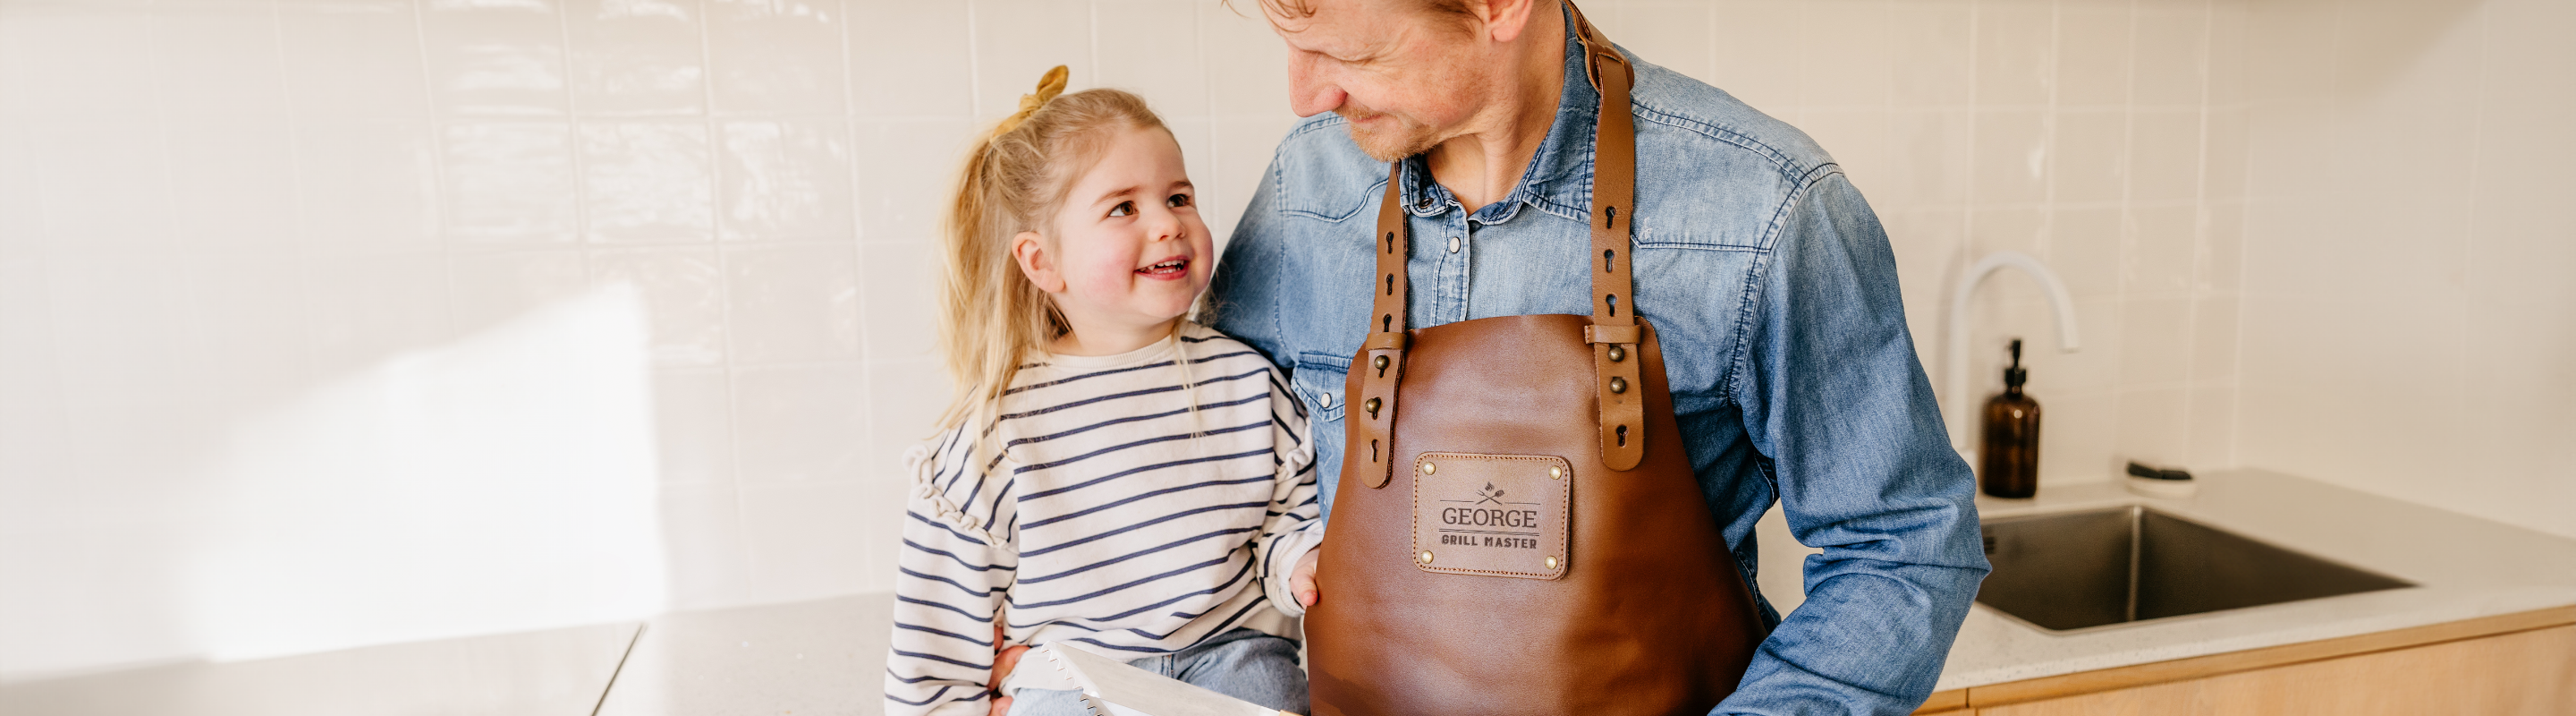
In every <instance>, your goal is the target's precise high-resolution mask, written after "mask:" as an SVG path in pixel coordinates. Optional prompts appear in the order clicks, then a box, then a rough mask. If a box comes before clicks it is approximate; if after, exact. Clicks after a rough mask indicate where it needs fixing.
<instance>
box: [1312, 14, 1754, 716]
mask: <svg viewBox="0 0 2576 716" xmlns="http://www.w3.org/2000/svg"><path fill="white" fill-rule="evenodd" d="M1572 17H1573V19H1574V25H1575V28H1573V29H1574V30H1575V32H1576V33H1577V35H1576V36H1577V39H1578V40H1579V41H1580V43H1581V45H1582V47H1583V51H1584V53H1585V60H1584V63H1585V68H1586V71H1587V75H1589V77H1590V79H1591V81H1592V83H1593V86H1594V87H1595V88H1597V89H1598V90H1599V91H1600V95H1601V113H1600V123H1599V129H1598V131H1597V132H1596V136H1595V137H1594V139H1593V142H1594V144H1593V147H1594V152H1595V155H1594V165H1593V167H1594V168H1593V176H1592V202H1593V203H1592V217H1591V224H1592V251H1591V253H1590V254H1589V256H1591V257H1593V258H1594V259H1597V261H1598V263H1596V264H1594V266H1593V267H1592V295H1593V296H1594V297H1595V298H1594V300H1593V301H1592V315H1591V316H1588V317H1587V316H1577V315H1565V314H1548V315H1529V316H1504V317H1497V318H1483V319H1477V320H1472V321H1464V322H1459V323H1451V324H1447V325H1441V326H1432V327H1429V328H1418V329H1411V330H1407V329H1406V327H1405V326H1404V323H1403V322H1404V320H1405V302H1406V299H1407V296H1406V290H1407V281H1406V274H1405V259H1406V256H1407V249H1406V239H1407V235H1406V233H1407V232H1406V228H1405V214H1404V210H1403V207H1402V197H1401V196H1400V195H1401V194H1402V193H1403V190H1402V187H1403V184H1402V182H1401V180H1402V177H1403V169H1402V167H1403V163H1402V162H1397V163H1396V164H1395V165H1394V166H1393V167H1390V169H1389V171H1388V175H1387V189H1386V197H1385V200H1384V201H1383V203H1381V204H1380V205H1379V208H1378V220H1377V235H1376V236H1374V237H1371V238H1372V239H1374V242H1373V243H1375V244H1377V249H1378V259H1377V266H1378V274H1379V277H1380V278H1379V280H1377V281H1373V282H1371V284H1372V285H1370V286H1369V287H1368V289H1369V291H1370V292H1371V293H1372V294H1374V295H1375V297H1376V300H1375V304H1376V311H1375V312H1374V313H1372V314H1370V321H1369V323H1370V325H1369V333H1368V338H1367V339H1366V341H1365V342H1363V343H1362V344H1361V347H1360V352H1359V355H1358V356H1357V357H1355V358H1354V359H1353V361H1352V362H1351V370H1350V376H1349V378H1348V380H1347V382H1346V384H1345V392H1346V394H1347V397H1348V401H1347V404H1348V405H1349V407H1348V408H1346V411H1347V412H1346V413H1345V414H1346V415H1347V416H1348V417H1347V419H1346V421H1345V423H1344V425H1345V428H1346V430H1347V434H1346V436H1345V440H1346V441H1347V442H1346V443H1345V448H1344V451H1343V453H1342V476H1341V480H1342V482H1341V484H1342V489H1341V490H1339V495H1338V497H1337V499H1336V504H1335V505H1334V506H1333V514H1332V518H1331V520H1330V522H1329V523H1328V525H1327V529H1326V532H1325V534H1326V535H1327V537H1326V538H1325V540H1324V542H1323V546H1322V547H1321V550H1322V557H1321V558H1320V559H1321V565H1320V569H1319V574H1320V576H1321V577H1322V580H1323V592H1324V594H1323V598H1322V599H1321V600H1319V601H1318V602H1317V603H1316V604H1315V606H1314V608H1313V609H1311V610H1309V611H1308V612H1307V616H1306V634H1307V637H1308V640H1309V641H1308V644H1307V650H1308V656H1309V659H1310V662H1309V671H1310V674H1311V676H1310V680H1309V683H1310V685H1311V689H1312V691H1313V696H1314V710H1315V713H1316V714H1317V715H1318V716H1343V715H1345V714H1348V715H1351V716H1363V715H1367V716H1377V715H1384V716H1397V715H1403V716H1416V715H1449V714H1459V715H1464V714H1586V715H1588V716H1600V715H1616V714H1691V715H1693V716H1696V715H1698V714H1705V713H1707V712H1708V711H1709V709H1710V708H1711V707H1714V706H1716V705H1717V702H1718V701H1719V700H1721V699H1724V698H1725V697H1726V695H1727V694H1729V693H1732V692H1733V691H1734V690H1735V685H1736V682H1737V681H1739V680H1741V679H1742V678H1743V676H1744V669H1745V665H1746V664H1748V663H1749V662H1751V661H1752V658H1753V652H1754V649H1755V648H1756V647H1757V646H1758V645H1759V644H1760V643H1761V641H1762V638H1763V631H1764V629H1763V625H1762V621H1761V617H1760V615H1759V613H1758V612H1756V611H1755V608H1754V606H1753V597H1752V593H1751V591H1750V590H1749V589H1748V588H1747V587H1746V586H1745V583H1744V577H1743V573H1742V572H1741V571H1739V570H1738V569H1737V567H1736V564H1735V559H1734V557H1733V556H1731V555H1730V554H1729V552H1728V550H1727V544H1726V540H1725V538H1724V537H1723V536H1722V535H1720V534H1719V532H1718V526H1717V521H1716V519H1715V518H1714V517H1713V516H1711V515H1710V514H1709V508H1708V503H1707V501H1706V499H1705V498H1703V497H1702V496H1701V494H1700V491H1699V484H1698V482H1697V480H1696V479H1695V478H1694V477H1693V475H1692V474H1691V465H1690V459H1689V457H1688V455H1686V454H1685V453H1684V451H1683V448H1682V436H1681V430H1680V428H1679V427H1678V426H1677V425H1676V423H1675V422H1674V420H1673V407H1672V397H1671V395H1670V393H1669V392H1668V388H1667V387H1666V385H1665V382H1664V367H1663V352H1662V351H1661V350H1660V349H1659V348H1658V346H1657V344H1656V342H1655V331H1654V327H1653V326H1651V325H1648V324H1647V323H1646V322H1645V321H1644V320H1641V319H1639V318H1638V317H1637V315H1636V311H1635V306H1634V303H1633V302H1631V301H1629V300H1628V296H1629V286H1630V280H1629V276H1628V268H1629V265H1630V264H1629V262H1628V252H1629V234H1630V228H1629V227H1630V222H1631V220H1632V219H1631V215H1630V213H1629V208H1630V206H1631V200H1632V199H1633V198H1634V197H1635V194H1636V186H1635V182H1636V176H1637V174H1636V139H1635V127H1634V116H1633V115H1632V114H1630V110H1629V103H1628V86H1629V84H1630V83H1631V82H1633V81H1634V79H1635V69H1634V68H1633V67H1632V66H1630V65H1629V64H1628V62H1627V58H1626V57H1624V56H1622V55H1620V54H1619V51H1618V49H1617V48H1614V47H1612V46H1611V45H1610V42H1609V40H1607V39H1605V38H1603V37H1602V36H1601V34H1600V32H1599V31H1597V30H1594V29H1593V28H1592V26H1591V23H1588V22H1585V21H1584V20H1583V15H1582V13H1581V12H1579V11H1577V12H1574V13H1573V14H1572Z"/></svg>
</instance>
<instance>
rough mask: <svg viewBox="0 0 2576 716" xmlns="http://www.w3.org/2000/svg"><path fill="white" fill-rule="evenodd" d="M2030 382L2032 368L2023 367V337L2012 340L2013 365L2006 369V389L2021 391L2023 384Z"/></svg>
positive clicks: (2015, 391)
mask: <svg viewBox="0 0 2576 716" xmlns="http://www.w3.org/2000/svg"><path fill="white" fill-rule="evenodd" d="M2028 382H2030V369H2027V368H2023V367H2021V339H2019V338H2015V339H2013V341H2012V367H2009V368H2005V369H2004V390H2006V391H2008V392H2014V393H2019V392H2021V384H2023V383H2028Z"/></svg>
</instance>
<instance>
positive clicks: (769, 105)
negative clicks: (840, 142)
mask: <svg viewBox="0 0 2576 716" xmlns="http://www.w3.org/2000/svg"><path fill="white" fill-rule="evenodd" d="M704 7H705V8H706V13H707V31H706V34H705V38H706V39H705V42H706V48H707V57H708V58H709V60H710V64H711V65H712V66H713V73H712V74H713V78H714V83H715V108H716V111H717V112H720V113H723V114H727V115H774V114H833V115H837V114H840V113H842V112H844V111H847V109H846V108H847V104H846V99H847V96H848V92H849V79H848V73H849V71H850V69H851V68H850V66H849V64H848V56H847V55H846V54H845V52H844V50H843V31H842V28H841V25H842V23H843V22H846V18H845V17H844V13H843V12H842V10H841V3H839V2H836V1H834V0H704Z"/></svg>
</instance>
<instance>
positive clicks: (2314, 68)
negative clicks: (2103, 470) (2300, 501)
mask: <svg viewBox="0 0 2576 716" xmlns="http://www.w3.org/2000/svg"><path fill="white" fill-rule="evenodd" d="M2249 29H2250V30H2251V32H2252V33H2253V34H2255V35H2257V36H2260V37H2263V38H2265V39H2266V41H2265V42H2264V43H2262V44H2261V45H2260V46H2258V47H2257V48H2256V49H2255V50H2253V51H2252V54H2251V58H2252V61H2251V62H2250V63H2249V64H2250V65H2251V66H2252V68H2253V71H2252V72H2251V73H2250V82H2251V85H2252V90H2253V96H2255V97H2258V98H2260V100H2261V101H2259V102H2257V103H2256V104H2254V105H2253V119H2254V123H2253V127H2254V138H2255V142H2254V147H2255V152H2254V155H2253V160H2252V173H2251V188H2252V191H2251V204H2250V207H2249V208H2250V212H2249V222H2248V225H2247V232H2248V235H2247V244H2246V247H2247V248H2246V256H2245V286H2246V293H2245V310H2244V335H2245V338H2244V401H2245V403H2244V408H2243V411H2242V420H2243V422H2242V425H2243V428H2242V429H2241V430H2240V431H2239V438H2240V440H2241V441H2242V445H2243V448H2242V450H2241V451H2240V454H2241V455H2242V458H2243V462H2245V463H2247V464H2250V465H2256V466H2262V467H2270V468H2277V469H2280V470H2283V471H2287V472H2290V473H2294V474H2300V475H2311V476H2315V477H2318V478H2321V479H2326V480H2330V481H2334V482H2338V483H2341V484H2344V485H2347V486H2351V487H2355V488H2359V489H2364V490H2369V491H2372V492H2377V493H2381V494H2385V495H2390V496H2394V497H2399V498H2402V499H2406V500H2411V501H2415V502H2419V503H2423V504H2429V505H2435V506H2439V507H2443V508H2447V509H2451V510H2456V511H2460V512H2465V513H2468V514H2473V515H2478V516H2481V517H2486V518H2489V519H2495V520H2500V521H2504V522H2509V523H2514V524H2518V525H2522V526H2526V527H2532V528H2536V529H2542V530H2548V531H2552V532H2556V533H2558V534H2562V535H2571V536H2576V370H2571V369H2576V281H2571V277H2576V214H2571V213H2570V212H2569V206H2570V200H2571V198H2576V177H2571V176H2570V175H2569V173H2568V170H2567V168H2568V167H2569V166H2571V165H2576V135H2571V133H2570V132H2569V131H2568V129H2569V127H2570V126H2576V125H2571V122H2570V117H2576V42H2570V39H2569V38H2571V37H2576V4H2571V3H2568V2H2563V1H2548V0H2485V1H2484V2H2472V1H2469V0H2439V1H2428V2H2404V3H2367V2H2316V1H2288V0H2282V1H2275V2H2261V3H2256V4H2255V5H2254V9H2253V12H2252V14H2251V25H2250V28H2249Z"/></svg>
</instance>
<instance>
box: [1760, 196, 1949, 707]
mask: <svg viewBox="0 0 2576 716" xmlns="http://www.w3.org/2000/svg"><path fill="white" fill-rule="evenodd" d="M1788 201H1789V203H1790V207H1789V208H1788V210H1787V213H1786V215H1785V217H1784V218H1783V221H1785V222H1786V223H1785V224H1784V225H1783V227H1782V229H1781V233H1780V239H1779V240H1778V242H1777V243H1776V244H1775V246H1774V251H1773V253H1772V255H1771V257H1770V259H1769V265H1768V266H1767V267H1765V271H1764V272H1763V275H1762V277H1761V278H1760V282H1761V283H1760V296H1761V297H1760V299H1759V300H1758V303H1757V305H1755V306H1754V307H1753V308H1752V315H1751V316H1750V321H1751V323H1750V325H1749V326H1747V328H1748V335H1747V339H1748V340H1747V342H1746V351H1745V353H1744V354H1743V358H1742V360H1743V363H1742V364H1741V365H1740V366H1739V370H1738V371H1736V373H1735V378H1734V383H1733V385H1732V386H1731V392H1733V394H1734V395H1735V397H1736V400H1737V401H1738V403H1739V405H1740V406H1741V407H1742V409H1743V416H1744V429H1745V432H1746V433H1747V435H1748V436H1749V437H1750V438H1751V439H1752V441H1753V443H1754V446H1755V448H1756V449H1757V450H1759V451H1760V453H1761V454H1762V455H1764V456H1767V457H1766V458H1764V459H1762V460H1761V467H1762V468H1763V469H1764V470H1763V471H1764V472H1765V473H1767V474H1768V475H1769V476H1771V477H1772V478H1773V480H1774V481H1775V483H1776V485H1777V489H1778V490H1779V494H1780V501H1781V507H1782V510H1783V511H1784V513H1785V514H1786V515H1787V517H1788V523H1789V529H1790V530H1791V531H1792V532H1793V533H1795V534H1796V535H1797V538H1798V541H1799V542H1801V543H1804V544H1806V545H1807V546H1810V547H1817V548H1821V549H1823V550H1824V551H1823V553H1822V554H1818V555H1814V556H1810V557H1808V558H1807V563H1806V565H1805V567H1806V570H1805V574H1806V591H1807V599H1806V602H1805V603H1804V604H1802V605H1800V606H1799V607H1798V608H1797V610H1796V611H1795V612H1793V613H1791V614H1790V615H1789V616H1788V618H1787V619H1786V620H1784V621H1782V622H1781V623H1780V624H1779V626H1778V627H1777V628H1775V629H1774V630H1773V631H1772V632H1771V636H1770V638H1769V639H1768V640H1766V641H1764V642H1763V643H1762V648H1761V651H1760V653H1758V654H1756V655H1755V656H1754V660H1753V663H1752V666H1751V667H1750V668H1749V669H1748V670H1747V672H1746V673H1745V676H1744V682H1743V684H1742V686H1741V687H1740V688H1739V690H1737V691H1736V692H1735V694H1734V695H1733V696H1731V697H1729V698H1727V699H1726V701H1725V702H1724V703H1722V704H1719V706H1718V707H1717V709H1716V710H1715V711H1714V712H1713V713H1719V714H1819V713H1836V714H1842V713H1855V714H1857V713H1879V714H1903V713H1907V712H1909V711H1911V710H1912V709H1913V708H1914V705H1915V704H1918V703H1921V702H1922V700H1923V699H1924V697H1926V696H1928V695H1930V694H1931V692H1932V687H1933V684H1934V683H1935V682H1936V681H1937V680H1938V679H1939V678H1940V674H1941V665H1942V662H1943V661H1944V659H1945V658H1946V657H1947V655H1948V653H1949V648H1950V642H1951V640H1952V638H1953V637H1955V636H1956V635H1957V633H1958V627H1959V623H1960V621H1961V620H1962V619H1964V618H1966V615H1967V611H1968V605H1969V602H1970V601H1971V600H1973V599H1974V597H1975V596H1976V592H1977V584H1978V582H1979V581H1981V580H1982V579H1983V578H1984V576H1985V573H1986V569H1987V567H1986V560H1985V555H1984V550H1983V549H1982V543H1981V542H1980V540H1979V539H1978V534H1977V520H1976V508H1975V503H1974V501H1973V498H1974V495H1973V494H1972V493H1971V490H1972V489H1973V487H1972V485H1973V480H1972V478H1971V476H1970V473H1969V471H1968V466H1967V463H1966V462H1965V461H1964V460H1961V459H1960V457H1959V455H1958V453H1956V452H1954V451H1952V450H1951V449H1950V446H1949V444H1948V442H1947V438H1946V435H1947V434H1946V433H1945V432H1944V431H1943V429H1942V423H1941V416H1940V410H1939V407H1938V406H1937V405H1936V404H1935V403H1934V402H1933V396H1932V388H1931V384H1930V382H1929V381H1928V380H1927V379H1926V378H1925V377H1924V374H1923V368H1922V365H1921V364H1920V363H1919V362H1918V361H1917V360H1916V359H1915V352H1914V345H1913V341H1912V339H1911V338H1910V336H1909V335H1908V333H1907V330H1906V325H1905V312H1904V306H1903V305H1902V303H1901V301H1900V300H1899V294H1898V290H1897V282H1896V260H1895V256H1894V253H1893V252H1892V250H1891V249H1890V247H1889V246H1888V241H1887V234H1886V231H1885V230H1884V229H1883V228H1882V227H1881V226H1880V225H1879V223H1878V219H1877V216H1876V215H1875V214H1873V213H1872V212H1871V211H1870V209H1869V205H1868V204H1867V203H1866V202H1864V201H1863V200H1862V199H1861V196H1860V192H1859V191H1858V190H1857V189H1855V188H1854V187H1853V186H1852V185H1851V183H1850V181H1849V180H1847V179H1845V178H1844V177H1843V175H1842V174H1840V173H1839V172H1828V173H1825V174H1824V175H1823V176H1821V177H1820V178H1817V179H1815V180H1813V181H1812V182H1810V183H1809V184H1808V185H1807V186H1806V187H1804V189H1803V190H1801V191H1798V192H1796V193H1794V194H1792V196H1791V197H1790V198H1789V200H1788Z"/></svg>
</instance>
